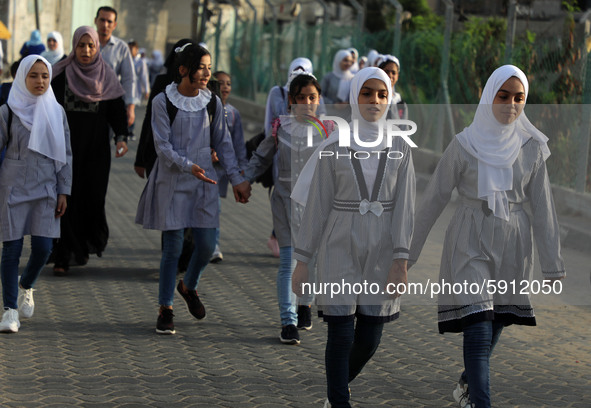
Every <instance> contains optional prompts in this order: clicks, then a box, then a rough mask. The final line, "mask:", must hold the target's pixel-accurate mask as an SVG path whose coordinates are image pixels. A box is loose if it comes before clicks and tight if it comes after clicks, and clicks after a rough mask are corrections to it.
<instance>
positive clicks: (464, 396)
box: [453, 379, 472, 408]
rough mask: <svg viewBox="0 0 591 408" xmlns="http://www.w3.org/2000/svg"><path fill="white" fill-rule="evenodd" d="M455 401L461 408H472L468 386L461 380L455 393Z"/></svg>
mask: <svg viewBox="0 0 591 408" xmlns="http://www.w3.org/2000/svg"><path fill="white" fill-rule="evenodd" d="M453 396H454V400H456V402H457V403H458V404H459V406H460V408H472V402H471V401H470V394H469V393H468V384H466V383H465V382H464V381H462V380H461V379H460V381H459V382H458V384H457V385H456V389H455V390H454V392H453Z"/></svg>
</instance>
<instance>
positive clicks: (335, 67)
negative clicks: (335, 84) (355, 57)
mask: <svg viewBox="0 0 591 408" xmlns="http://www.w3.org/2000/svg"><path fill="white" fill-rule="evenodd" d="M347 57H351V52H350V51H349V50H339V51H338V52H337V53H336V54H335V55H334V58H333V60H332V73H333V74H335V76H336V77H337V78H339V79H340V81H339V90H338V92H337V98H339V99H340V100H341V101H346V100H347V95H348V94H349V88H350V85H351V79H353V73H352V72H351V69H350V68H349V69H348V70H346V71H343V70H342V69H341V61H342V60H344V59H345V58H347Z"/></svg>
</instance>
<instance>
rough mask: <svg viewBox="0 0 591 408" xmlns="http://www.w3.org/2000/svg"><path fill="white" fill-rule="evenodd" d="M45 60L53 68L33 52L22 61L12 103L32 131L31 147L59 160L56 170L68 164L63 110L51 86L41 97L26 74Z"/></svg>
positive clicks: (13, 86)
mask: <svg viewBox="0 0 591 408" xmlns="http://www.w3.org/2000/svg"><path fill="white" fill-rule="evenodd" d="M37 61H41V62H43V63H44V64H45V65H46V66H47V70H48V71H49V79H50V80H51V64H50V63H49V61H47V60H46V59H45V58H43V57H42V56H40V55H29V56H28V57H25V58H23V60H22V61H21V63H20V65H19V67H18V71H17V72H16V77H15V78H14V82H13V84H12V88H11V89H10V94H9V95H8V106H10V108H11V109H12V111H13V112H14V114H15V115H16V116H18V117H19V119H20V121H21V122H22V124H23V126H24V127H25V128H26V129H27V130H29V131H30V132H31V137H30V139H29V149H31V150H33V151H36V152H38V153H41V154H43V155H45V156H47V157H49V158H51V159H53V160H54V161H55V167H56V171H59V170H60V169H61V168H62V167H63V166H64V165H65V164H66V141H65V138H64V123H63V109H62V107H61V106H60V104H59V103H58V102H57V101H56V99H55V95H54V94H53V89H52V88H51V86H49V87H48V89H47V90H46V91H45V93H43V94H42V95H40V96H35V95H33V94H32V93H31V92H30V91H29V90H28V89H27V85H26V82H25V81H26V77H27V75H28V73H29V71H30V70H31V67H32V66H33V64H35V63H36V62H37Z"/></svg>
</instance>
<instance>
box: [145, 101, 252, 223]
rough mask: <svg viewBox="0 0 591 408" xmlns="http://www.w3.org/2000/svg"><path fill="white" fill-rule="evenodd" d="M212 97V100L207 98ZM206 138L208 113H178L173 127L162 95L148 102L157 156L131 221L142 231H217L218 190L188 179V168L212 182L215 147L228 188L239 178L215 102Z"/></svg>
mask: <svg viewBox="0 0 591 408" xmlns="http://www.w3.org/2000/svg"><path fill="white" fill-rule="evenodd" d="M212 97H214V96H212ZM216 99H217V107H216V114H215V117H214V118H213V124H212V125H213V126H214V128H215V131H214V132H213V138H210V130H209V126H210V124H209V118H208V114H207V109H206V108H203V109H201V110H199V111H197V112H187V111H184V110H181V109H179V110H178V113H177V114H176V117H175V119H174V122H173V123H172V128H171V126H170V118H169V116H168V113H167V111H166V96H165V93H164V92H163V93H161V94H159V95H158V96H156V97H155V98H154V100H153V102H152V131H153V133H154V144H155V147H156V152H157V154H158V157H157V159H156V162H155V163H154V168H153V170H152V172H151V173H150V177H149V179H148V182H147V183H146V187H145V188H144V191H143V192H142V195H141V197H140V201H139V204H138V210H137V215H136V218H135V222H136V223H138V224H142V225H143V226H144V228H146V229H155V230H160V231H170V230H179V229H183V228H217V227H218V226H219V206H218V187H217V185H215V184H209V183H205V182H204V181H201V180H199V179H197V178H196V177H195V176H193V174H191V167H192V165H193V163H195V164H197V165H199V166H200V167H201V168H202V169H204V170H205V175H206V176H207V177H209V178H211V179H213V180H215V179H216V177H217V176H216V172H215V170H214V168H213V164H212V162H211V148H214V149H215V151H216V152H217V155H218V157H219V159H220V163H221V164H222V166H223V167H224V168H225V170H226V174H228V177H229V178H230V181H231V183H232V185H236V184H240V183H241V182H243V181H244V178H243V177H242V176H241V175H240V170H239V168H238V165H237V163H236V157H235V155H234V149H233V147H232V139H231V138H230V134H229V133H228V127H227V124H226V120H225V118H224V107H223V106H222V103H221V102H220V100H219V98H217V97H216Z"/></svg>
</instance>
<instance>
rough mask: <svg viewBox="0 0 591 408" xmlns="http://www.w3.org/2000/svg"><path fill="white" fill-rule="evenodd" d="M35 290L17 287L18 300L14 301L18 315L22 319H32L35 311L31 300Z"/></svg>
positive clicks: (33, 302)
mask: <svg viewBox="0 0 591 408" xmlns="http://www.w3.org/2000/svg"><path fill="white" fill-rule="evenodd" d="M34 290H35V289H33V288H31V289H23V288H21V287H20V286H19V288H18V299H17V301H16V303H17V305H18V315H19V316H20V317H21V318H23V319H28V318H29V317H33V312H34V311H35V301H34V300H33V291H34Z"/></svg>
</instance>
